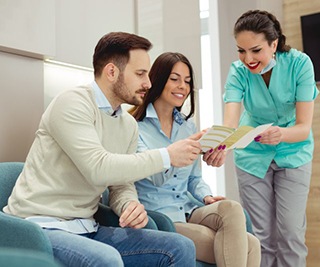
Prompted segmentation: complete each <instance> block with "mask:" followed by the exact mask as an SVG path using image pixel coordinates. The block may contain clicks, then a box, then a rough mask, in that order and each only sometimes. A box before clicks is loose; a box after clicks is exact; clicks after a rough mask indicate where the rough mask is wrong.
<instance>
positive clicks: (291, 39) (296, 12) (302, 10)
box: [283, 0, 320, 267]
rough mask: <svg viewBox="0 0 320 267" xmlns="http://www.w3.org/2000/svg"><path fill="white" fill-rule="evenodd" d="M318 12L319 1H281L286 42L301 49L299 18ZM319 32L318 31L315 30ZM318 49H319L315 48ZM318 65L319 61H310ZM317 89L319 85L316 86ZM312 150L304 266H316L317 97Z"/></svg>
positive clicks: (319, 204) (319, 254) (319, 237)
mask: <svg viewBox="0 0 320 267" xmlns="http://www.w3.org/2000/svg"><path fill="white" fill-rule="evenodd" d="M316 12H320V1H319V0H309V1H303V0H283V31H284V33H285V35H286V37H287V43H288V44H290V45H291V46H292V47H295V48H297V49H299V50H302V49H303V47H302V37H301V27H300V16H302V15H307V14H312V13H316ZM315 30H317V31H319V30H320V29H315ZM319 49H320V48H319ZM314 63H315V64H320V62H314ZM318 88H319V89H320V85H318ZM312 128H313V134H314V139H315V151H314V158H313V170H312V178H311V185H310V193H309V198H308V204H307V234H306V243H307V246H308V248H309V254H308V258H307V266H308V267H316V266H319V262H320V179H319V177H320V97H318V98H317V99H316V101H315V108H314V115H313V124H312Z"/></svg>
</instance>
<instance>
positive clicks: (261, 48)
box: [236, 31, 278, 73]
mask: <svg viewBox="0 0 320 267" xmlns="http://www.w3.org/2000/svg"><path fill="white" fill-rule="evenodd" d="M236 42H237V47H238V53H239V59H240V60H241V61H242V62H243V64H245V66H246V67H247V68H248V69H249V70H250V71H251V72H252V73H259V72H260V71H261V70H262V69H263V68H265V67H266V66H267V65H268V64H269V62H270V60H271V58H272V56H273V54H274V53H275V52H276V49H277V44H278V39H277V40H275V41H273V42H272V43H271V45H270V46H269V44H268V41H267V40H266V39H265V37H264V34H263V33H259V34H257V33H254V32H251V31H243V32H240V33H238V34H237V36H236Z"/></svg>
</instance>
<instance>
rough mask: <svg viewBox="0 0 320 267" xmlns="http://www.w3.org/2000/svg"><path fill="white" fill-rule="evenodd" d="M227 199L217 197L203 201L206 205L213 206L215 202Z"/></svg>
mask: <svg viewBox="0 0 320 267" xmlns="http://www.w3.org/2000/svg"><path fill="white" fill-rule="evenodd" d="M225 199H226V198H225V197H223V196H216V197H213V196H206V197H204V199H203V202H204V204H205V205H209V204H212V203H214V202H217V201H220V200H225Z"/></svg>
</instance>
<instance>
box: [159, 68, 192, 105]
mask: <svg viewBox="0 0 320 267" xmlns="http://www.w3.org/2000/svg"><path fill="white" fill-rule="evenodd" d="M190 81H191V77H190V71H189V68H188V66H187V65H186V64H185V63H182V62H177V63H176V64H175V65H174V66H173V68H172V71H171V73H170V75H169V78H168V80H167V83H166V85H165V87H164V89H163V91H162V93H161V96H160V97H159V99H158V100H160V101H162V102H165V103H166V104H169V105H170V107H181V106H182V105H183V103H184V101H185V100H186V98H187V97H188V95H189V93H190Z"/></svg>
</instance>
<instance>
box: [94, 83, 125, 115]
mask: <svg viewBox="0 0 320 267" xmlns="http://www.w3.org/2000/svg"><path fill="white" fill-rule="evenodd" d="M91 85H92V88H93V92H94V96H95V100H96V103H97V106H98V108H99V109H101V110H102V111H103V112H105V113H106V114H108V115H110V116H120V115H121V114H122V108H121V106H120V107H119V108H118V109H117V110H113V109H112V107H111V104H110V102H109V101H108V99H107V98H106V96H105V95H104V94H103V92H102V90H101V89H100V87H99V86H98V84H97V83H96V81H93V82H92V84H91Z"/></svg>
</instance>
